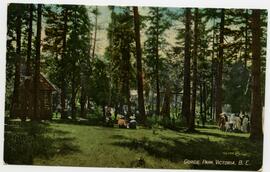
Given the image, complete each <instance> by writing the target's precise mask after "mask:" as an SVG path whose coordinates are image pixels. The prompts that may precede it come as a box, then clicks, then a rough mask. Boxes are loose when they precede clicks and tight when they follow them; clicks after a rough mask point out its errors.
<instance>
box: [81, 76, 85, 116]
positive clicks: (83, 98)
mask: <svg viewBox="0 0 270 172" xmlns="http://www.w3.org/2000/svg"><path fill="white" fill-rule="evenodd" d="M86 99H87V97H86V93H85V83H84V81H81V98H80V105H81V114H80V115H81V117H82V118H85V117H86V115H85V104H86Z"/></svg>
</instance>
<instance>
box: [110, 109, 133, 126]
mask: <svg viewBox="0 0 270 172" xmlns="http://www.w3.org/2000/svg"><path fill="white" fill-rule="evenodd" d="M116 120H117V124H118V127H119V128H131V129H136V127H137V121H136V117H135V115H132V116H130V117H128V116H127V115H117V118H116ZM105 124H106V126H108V127H113V126H114V120H113V119H112V113H111V109H110V108H108V109H107V111H106V117H105Z"/></svg>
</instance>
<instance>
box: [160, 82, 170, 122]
mask: <svg viewBox="0 0 270 172" xmlns="http://www.w3.org/2000/svg"><path fill="white" fill-rule="evenodd" d="M170 103H171V87H170V84H169V83H167V84H166V89H165V95H164V100H163V106H162V109H161V115H162V116H163V119H165V118H167V119H170V114H171V112H170V111H171V110H170V109H171V108H170V106H171V105H170Z"/></svg>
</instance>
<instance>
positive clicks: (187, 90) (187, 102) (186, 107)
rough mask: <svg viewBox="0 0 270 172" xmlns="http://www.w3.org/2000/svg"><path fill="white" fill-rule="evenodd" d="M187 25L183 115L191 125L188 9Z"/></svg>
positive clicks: (188, 13)
mask: <svg viewBox="0 0 270 172" xmlns="http://www.w3.org/2000/svg"><path fill="white" fill-rule="evenodd" d="M185 12H186V14H185V15H186V23H185V57H184V92H183V103H182V114H183V116H184V117H185V118H186V120H187V125H189V120H190V20H191V12H190V9H189V8H187V9H186V11H185Z"/></svg>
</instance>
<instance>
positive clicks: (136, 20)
mask: <svg viewBox="0 0 270 172" xmlns="http://www.w3.org/2000/svg"><path fill="white" fill-rule="evenodd" d="M133 13H134V30H135V41H136V63H137V88H138V105H139V112H140V117H141V120H142V124H145V119H146V116H145V107H144V96H143V71H142V49H141V36H140V15H139V12H138V7H133Z"/></svg>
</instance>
